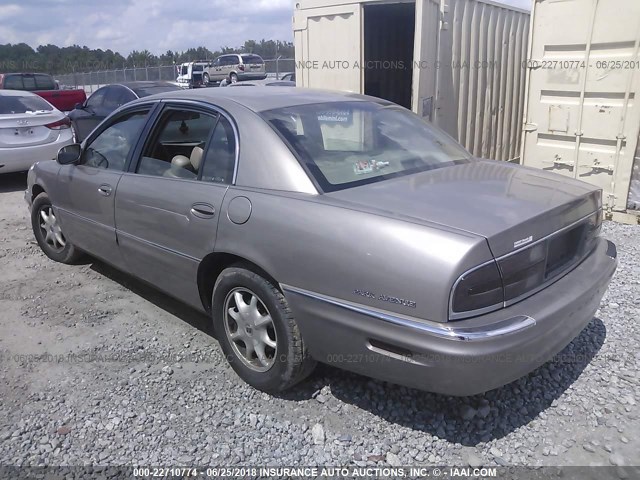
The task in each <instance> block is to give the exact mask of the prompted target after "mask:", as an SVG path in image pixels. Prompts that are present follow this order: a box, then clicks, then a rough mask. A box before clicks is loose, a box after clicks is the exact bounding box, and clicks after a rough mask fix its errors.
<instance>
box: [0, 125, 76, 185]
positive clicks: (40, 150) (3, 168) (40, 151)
mask: <svg viewBox="0 0 640 480" xmlns="http://www.w3.org/2000/svg"><path fill="white" fill-rule="evenodd" d="M72 143H73V139H72V135H71V129H70V128H68V129H65V130H61V131H60V135H59V136H58V139H57V140H56V141H55V142H52V143H47V144H46V145H35V146H32V147H14V148H0V174H3V173H10V172H23V171H26V170H29V168H30V167H31V165H33V164H34V163H36V162H39V161H40V160H52V159H55V158H56V156H57V155H58V150H60V149H61V148H62V147H64V146H66V145H71V144H72Z"/></svg>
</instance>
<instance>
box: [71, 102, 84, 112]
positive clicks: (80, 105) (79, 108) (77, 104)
mask: <svg viewBox="0 0 640 480" xmlns="http://www.w3.org/2000/svg"><path fill="white" fill-rule="evenodd" d="M73 108H74V109H76V110H82V109H83V108H84V105H83V104H81V103H76V104H75V106H74V107H73Z"/></svg>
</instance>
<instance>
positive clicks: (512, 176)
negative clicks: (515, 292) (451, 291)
mask: <svg viewBox="0 0 640 480" xmlns="http://www.w3.org/2000/svg"><path fill="white" fill-rule="evenodd" d="M327 196H328V197H331V198H333V199H335V200H338V201H340V202H347V203H349V204H352V205H360V206H362V207H366V208H367V209H371V208H373V209H374V210H376V211H377V212H378V213H380V214H385V215H391V216H396V217H402V218H405V219H408V220H410V221H411V220H413V221H420V222H429V223H435V224H439V225H445V226H447V227H449V228H455V229H458V230H463V231H465V232H469V233H473V234H476V235H481V236H483V237H485V238H486V239H487V241H488V243H489V246H490V248H491V250H492V252H493V254H494V255H495V256H496V257H499V256H501V255H505V254H507V253H510V252H512V251H514V250H517V249H518V248H521V247H523V246H526V245H528V244H530V243H533V242H535V241H537V240H539V239H541V238H544V237H546V236H548V235H550V234H552V233H554V232H557V231H558V230H561V229H563V228H565V227H567V226H569V225H571V224H573V223H576V222H578V221H579V220H581V219H583V218H584V217H586V216H588V215H589V214H591V213H593V212H594V211H596V210H598V208H599V206H600V191H599V190H598V189H597V188H595V187H593V186H591V185H588V184H586V183H583V182H578V181H575V180H573V179H570V178H567V177H561V176H559V175H554V174H550V173H548V172H545V171H542V170H534V169H529V168H524V167H520V166H517V165H513V164H509V163H504V162H495V161H484V160H481V161H472V162H471V163H466V164H461V165H455V166H450V167H445V168H439V169H435V170H430V171H427V172H422V173H419V174H415V175H408V176H405V177H400V178H396V179H390V180H386V181H381V182H377V183H372V184H369V185H364V186H361V187H356V188H351V189H345V190H341V191H337V192H333V193H330V194H327Z"/></svg>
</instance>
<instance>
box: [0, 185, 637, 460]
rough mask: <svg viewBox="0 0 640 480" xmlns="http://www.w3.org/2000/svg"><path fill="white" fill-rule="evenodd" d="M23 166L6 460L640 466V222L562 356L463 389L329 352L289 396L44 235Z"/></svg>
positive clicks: (5, 225)
mask: <svg viewBox="0 0 640 480" xmlns="http://www.w3.org/2000/svg"><path fill="white" fill-rule="evenodd" d="M25 181H26V177H25V175H4V176H2V177H0V226H1V229H0V286H1V289H0V311H1V312H2V316H1V317H0V318H1V319H2V321H1V322H0V465H91V464H100V465H131V464H133V465H150V464H151V465H171V464H180V465H187V466H191V465H200V466H202V465H209V464H213V465H216V464H217V465H220V464H223V465H255V464H259V465H273V466H291V465H325V464H333V465H354V464H355V465H358V466H367V465H371V466H374V465H375V466H384V465H389V464H390V465H434V464H436V465H445V464H450V465H471V466H479V465H507V464H508V465H536V466H538V465H539V466H543V465H611V464H615V465H638V464H639V463H640V453H639V452H640V435H638V432H640V418H639V408H638V405H637V404H638V402H640V382H639V380H638V367H639V366H640V350H639V349H638V346H639V344H640V330H639V327H638V318H639V316H640V315H639V314H640V307H639V305H640V226H628V225H619V224H613V223H607V224H606V225H605V226H604V234H605V235H606V237H608V238H609V239H611V240H613V241H614V242H615V243H616V244H617V246H618V253H619V258H620V267H619V269H618V272H617V273H616V276H615V277H614V279H613V282H612V284H611V286H610V288H609V291H608V293H607V295H606V296H605V298H604V299H603V301H602V304H601V307H600V310H599V311H598V312H597V315H596V318H594V319H593V321H592V322H591V323H590V324H589V325H588V326H587V328H586V329H585V330H584V331H583V332H582V333H581V334H580V335H579V336H578V337H577V338H576V339H575V340H574V341H573V342H572V343H571V344H570V345H569V346H568V347H567V348H566V349H565V350H564V351H563V352H562V353H561V354H560V355H559V356H558V357H557V358H556V359H555V360H554V361H551V362H549V363H547V364H545V365H544V366H543V367H541V368H539V369H538V370H536V371H535V372H533V373H531V374H530V375H528V376H527V377H525V378H523V379H521V380H519V381H517V382H514V383H512V384H510V385H507V386H505V387H503V388H500V389H498V390H494V391H492V392H488V393H486V394H484V395H478V396H473V397H466V398H454V397H447V396H442V395H436V394H430V393H425V392H421V391H416V390H411V389H407V388H404V387H398V386H394V385H390V384H386V383H383V382H378V381H373V380H369V379H367V378H364V377H361V376H358V375H355V374H350V373H345V372H342V371H339V370H336V369H333V368H330V367H326V366H321V367H319V368H318V369H317V370H316V372H315V373H314V374H313V375H312V376H311V377H310V378H309V379H308V380H307V381H305V382H304V383H303V384H301V385H300V386H299V387H297V388H295V389H294V390H293V391H292V392H290V393H288V394H287V395H284V396H281V397H274V396H269V395H267V394H264V393H261V392H258V391H256V390H254V389H252V388H251V387H249V386H247V385H245V384H244V383H242V382H241V381H240V380H239V379H238V378H237V377H236V375H235V374H234V373H233V371H232V370H231V369H230V368H229V367H228V366H227V364H226V363H225V362H224V361H223V359H222V356H221V355H220V353H219V351H218V345H217V342H216V341H215V339H213V338H212V334H211V330H210V328H209V321H208V319H207V318H206V317H204V316H202V315H200V314H198V313H197V312H194V311H192V310H190V309H188V308H186V307H184V306H183V305H181V304H180V303H178V302H175V301H173V300H169V299H167V298H165V297H164V296H163V295H162V294H160V293H158V292H156V291H154V290H153V289H151V288H149V287H147V286H144V285H143V284H141V283H140V282H137V281H136V280H134V279H132V278H130V277H127V276H126V275H123V274H121V273H119V272H117V271H115V270H113V269H112V268H110V267H108V266H105V265H104V264H102V263H98V262H89V263H87V264H84V265H79V266H66V265H61V264H57V263H54V262H52V261H50V260H48V259H47V258H46V257H45V256H44V255H43V254H42V253H41V252H40V250H39V248H38V247H37V245H36V243H35V240H34V239H33V236H32V233H31V229H30V226H29V221H28V215H27V208H26V205H25V204H24V202H23V199H22V194H23V189H24V187H25Z"/></svg>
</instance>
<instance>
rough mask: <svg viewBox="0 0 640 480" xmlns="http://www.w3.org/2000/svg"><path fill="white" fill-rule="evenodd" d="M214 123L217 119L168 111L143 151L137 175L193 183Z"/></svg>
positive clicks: (187, 112) (203, 114)
mask: <svg viewBox="0 0 640 480" xmlns="http://www.w3.org/2000/svg"><path fill="white" fill-rule="evenodd" d="M216 121H217V116H216V115H207V114H206V113H201V112H198V111H192V110H186V109H185V110H183V109H173V108H170V109H167V110H166V111H165V112H164V113H163V114H162V117H161V118H160V121H159V122H158V124H157V126H156V127H155V129H154V133H153V134H152V135H151V138H152V140H151V142H149V143H148V144H147V146H146V147H145V149H144V153H143V154H142V158H141V159H140V163H139V165H138V169H137V173H140V174H143V175H154V176H157V177H168V178H186V179H192V180H195V179H196V178H197V177H198V174H199V171H200V166H201V163H202V156H203V153H204V151H205V150H206V147H207V142H208V141H209V138H210V136H211V132H212V131H213V128H214V126H215V125H216Z"/></svg>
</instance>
